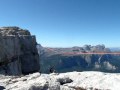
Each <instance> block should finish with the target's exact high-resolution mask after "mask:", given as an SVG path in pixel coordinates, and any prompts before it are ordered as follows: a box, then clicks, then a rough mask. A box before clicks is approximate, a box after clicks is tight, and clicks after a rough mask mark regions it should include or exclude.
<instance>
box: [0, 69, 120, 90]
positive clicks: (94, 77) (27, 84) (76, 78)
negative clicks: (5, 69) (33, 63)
mask: <svg viewBox="0 0 120 90" xmlns="http://www.w3.org/2000/svg"><path fill="white" fill-rule="evenodd" d="M0 88H1V89H5V90H119V88H120V74H111V73H102V72H93V71H89V72H69V73H61V74H56V73H52V74H41V75H40V73H34V74H30V75H26V76H3V75H0ZM1 89H0V90H1Z"/></svg>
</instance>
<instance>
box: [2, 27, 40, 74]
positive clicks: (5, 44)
mask: <svg viewBox="0 0 120 90" xmlns="http://www.w3.org/2000/svg"><path fill="white" fill-rule="evenodd" d="M36 45H37V42H36V37H35V36H34V35H31V34H30V32H29V31H28V30H26V29H21V28H19V27H2V28H0V73H1V74H5V75H21V74H29V73H33V72H36V71H39V69H40V68H39V67H40V66H39V55H38V51H37V48H36Z"/></svg>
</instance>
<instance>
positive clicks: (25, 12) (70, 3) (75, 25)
mask: <svg viewBox="0 0 120 90" xmlns="http://www.w3.org/2000/svg"><path fill="white" fill-rule="evenodd" d="M0 26H19V27H21V28H25V29H28V30H30V32H31V33H32V34H34V35H36V37H37V42H38V43H40V44H41V45H42V46H48V47H71V46H83V45H84V44H91V45H96V44H105V45H106V46H107V47H120V0H0Z"/></svg>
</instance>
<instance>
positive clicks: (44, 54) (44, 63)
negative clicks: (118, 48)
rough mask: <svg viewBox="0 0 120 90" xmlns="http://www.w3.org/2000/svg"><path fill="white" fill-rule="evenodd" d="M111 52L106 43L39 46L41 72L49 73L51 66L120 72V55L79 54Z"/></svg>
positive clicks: (60, 69) (64, 68) (69, 69)
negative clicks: (81, 45)
mask: <svg viewBox="0 0 120 90" xmlns="http://www.w3.org/2000/svg"><path fill="white" fill-rule="evenodd" d="M91 52H92V53H99V52H104V53H110V52H113V50H112V49H111V48H106V47H105V45H96V46H91V45H84V46H83V47H77V46H75V47H71V48H50V47H42V46H39V53H40V61H41V62H40V64H41V65H40V66H41V72H44V73H49V71H50V68H52V69H54V70H55V71H56V72H69V71H104V72H120V56H119V55H108V54H106V55H101V54H97V55H96V54H89V55H88V54H78V53H91Z"/></svg>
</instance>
